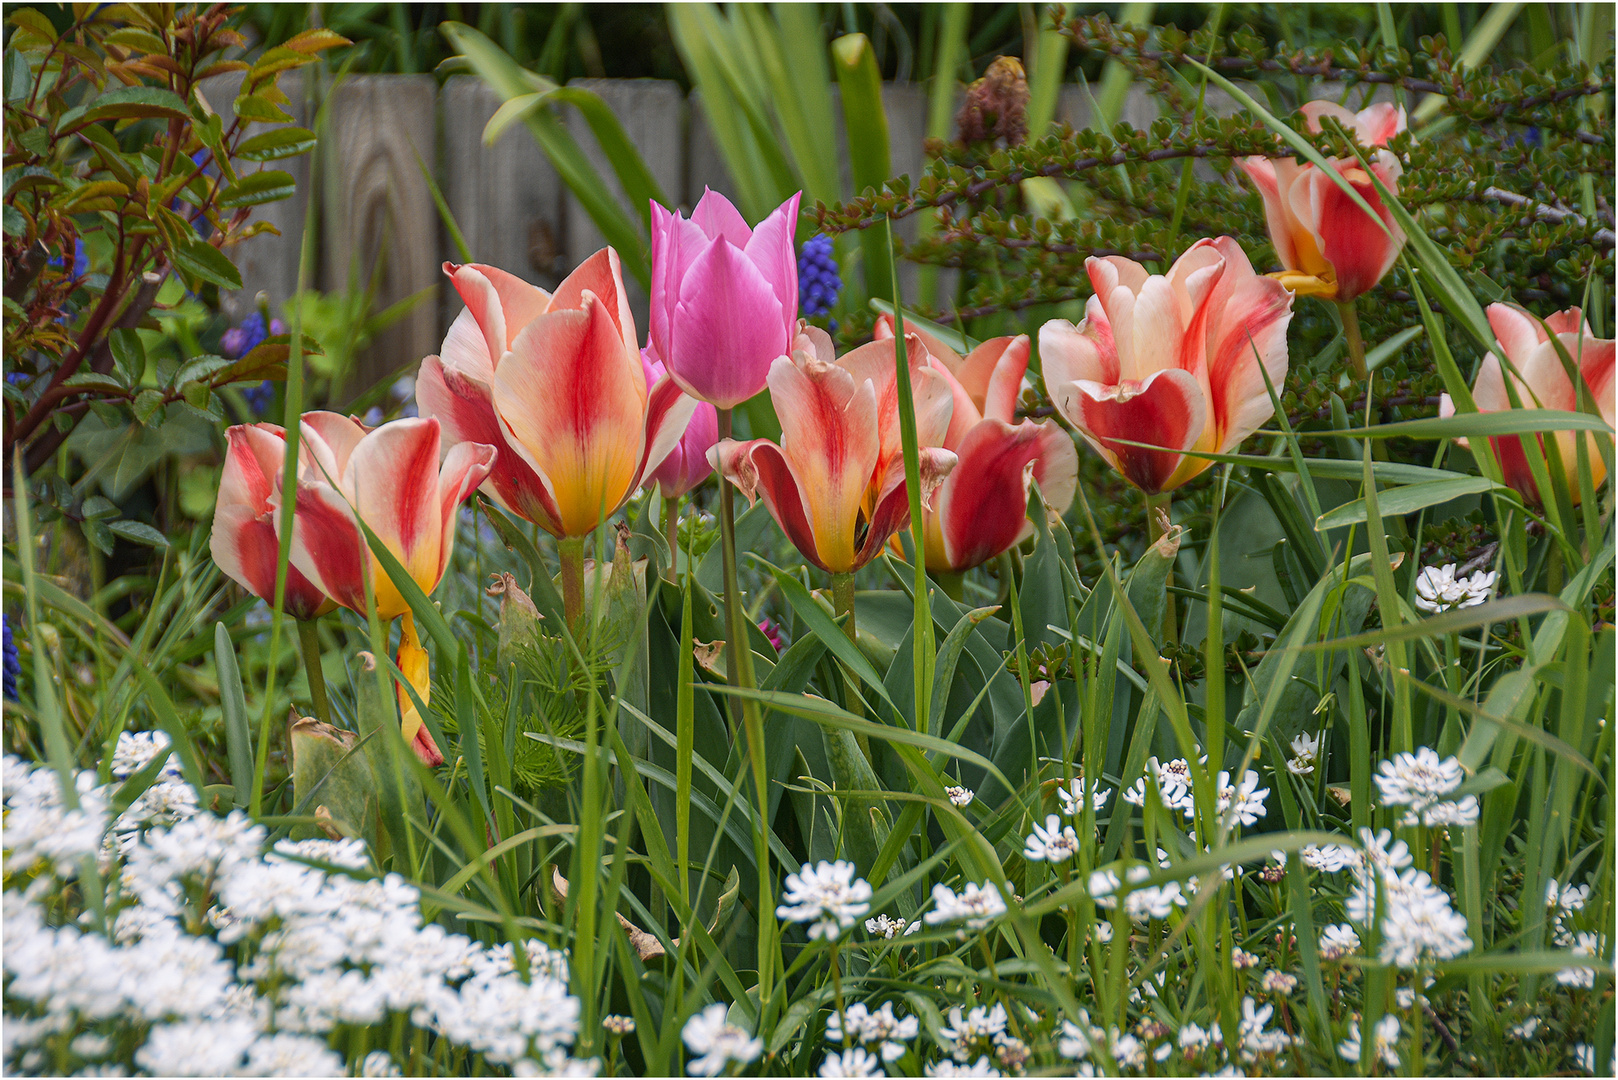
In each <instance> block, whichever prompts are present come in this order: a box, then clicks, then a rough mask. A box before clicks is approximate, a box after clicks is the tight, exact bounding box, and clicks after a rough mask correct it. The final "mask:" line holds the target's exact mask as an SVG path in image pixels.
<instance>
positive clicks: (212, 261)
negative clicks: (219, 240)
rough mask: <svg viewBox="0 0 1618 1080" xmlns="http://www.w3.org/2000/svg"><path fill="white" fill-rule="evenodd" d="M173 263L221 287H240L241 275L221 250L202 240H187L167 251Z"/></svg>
mask: <svg viewBox="0 0 1618 1080" xmlns="http://www.w3.org/2000/svg"><path fill="white" fill-rule="evenodd" d="M169 256H170V258H172V259H173V260H174V265H175V266H176V267H178V268H179V269H181V270H183V271H184V272H186V273H188V274H190V275H192V276H193V277H198V278H201V279H202V280H203V281H206V282H210V283H212V284H214V285H217V286H219V287H220V288H221V289H239V288H241V287H242V275H241V273H240V272H239V271H238V270H237V269H236V266H235V264H234V263H232V262H231V261H230V259H229V258H227V257H226V256H225V253H224V252H223V251H220V250H219V249H218V248H216V247H214V246H213V245H212V244H210V243H208V242H206V241H203V240H188V241H186V242H185V243H184V244H182V245H181V246H179V247H177V248H173V249H171V250H170V252H169Z"/></svg>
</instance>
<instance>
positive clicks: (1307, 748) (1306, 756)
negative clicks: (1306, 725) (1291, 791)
mask: <svg viewBox="0 0 1618 1080" xmlns="http://www.w3.org/2000/svg"><path fill="white" fill-rule="evenodd" d="M1319 761H1320V736H1319V735H1310V734H1309V733H1308V732H1307V731H1305V732H1302V733H1301V734H1299V735H1297V736H1296V737H1295V738H1293V740H1292V757H1290V758H1288V759H1287V772H1289V773H1291V774H1292V775H1293V776H1313V775H1314V774H1315V765H1316V764H1318V763H1319Z"/></svg>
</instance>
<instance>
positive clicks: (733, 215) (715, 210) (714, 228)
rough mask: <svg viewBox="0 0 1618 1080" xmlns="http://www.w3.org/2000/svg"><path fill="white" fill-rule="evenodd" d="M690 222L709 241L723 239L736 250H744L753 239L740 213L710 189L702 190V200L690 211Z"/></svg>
mask: <svg viewBox="0 0 1618 1080" xmlns="http://www.w3.org/2000/svg"><path fill="white" fill-rule="evenodd" d="M691 221H692V223H693V224H695V225H696V226H697V228H699V229H701V230H702V233H703V235H704V236H706V237H707V238H708V239H709V240H718V239H721V238H723V239H725V240H728V241H730V243H731V244H732V245H734V246H735V247H738V248H746V247H747V242H748V241H749V240H751V239H752V238H753V230H752V229H750V228H748V227H747V219H746V218H744V217H742V213H741V211H740V210H737V209H736V207H735V206H734V205H733V204H732V203H731V201H730V200H729V199H727V198H725V197H724V196H723V195H721V194H719V192H717V191H714V190H713V189H712V188H708V187H704V188H703V189H702V198H700V199H698V200H697V206H696V209H694V210H692V211H691Z"/></svg>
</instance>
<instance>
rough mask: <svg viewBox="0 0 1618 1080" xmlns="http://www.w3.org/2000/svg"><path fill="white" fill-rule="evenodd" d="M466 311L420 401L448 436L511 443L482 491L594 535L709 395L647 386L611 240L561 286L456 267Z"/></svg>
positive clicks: (562, 528) (543, 519) (538, 518)
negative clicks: (548, 287) (698, 397)
mask: <svg viewBox="0 0 1618 1080" xmlns="http://www.w3.org/2000/svg"><path fill="white" fill-rule="evenodd" d="M444 270H445V272H446V273H447V274H449V275H450V278H451V280H452V281H453V282H454V285H455V288H456V291H458V292H459V293H460V294H461V298H462V299H463V300H465V301H466V309H465V310H464V311H462V312H461V314H460V316H459V317H458V318H457V319H456V320H455V322H454V324H453V325H451V327H450V330H449V334H448V335H447V336H446V337H445V339H444V345H443V349H442V351H441V353H440V355H438V356H429V357H427V358H426V359H425V360H423V361H422V363H421V373H420V375H419V376H418V378H417V382H416V400H417V402H418V403H419V405H420V408H421V412H422V415H423V416H431V417H436V418H438V419H439V420H440V421H442V423H443V425H444V433H445V438H446V441H447V442H448V443H449V444H450V445H456V444H460V443H484V444H487V445H491V446H494V447H496V448H498V449H499V450H500V454H499V456H498V457H497V458H496V460H495V464H494V468H493V470H492V471H491V472H490V473H489V477H488V480H487V481H486V482H485V483H484V485H483V492H484V494H486V495H487V496H489V498H491V499H493V500H494V501H495V502H496V503H498V504H499V505H500V506H502V507H504V508H506V509H507V510H510V511H511V512H512V513H514V514H516V515H518V516H519V517H522V518H525V519H526V520H528V521H532V522H534V523H536V524H537V525H539V526H540V527H541V528H542V529H544V530H546V531H547V532H549V533H551V534H553V535H554V536H557V537H559V538H565V537H582V536H585V535H587V534H588V533H590V532H591V531H592V530H593V529H594V528H595V527H596V526H597V525H599V524H601V523H602V522H603V521H605V520H606V519H607V518H608V517H610V516H611V515H612V514H613V512H615V511H616V510H617V509H618V508H619V507H620V506H622V505H623V504H624V501H625V500H626V499H628V498H629V496H630V495H632V494H633V493H634V492H635V489H636V488H638V487H640V485H641V483H642V482H643V481H644V480H645V478H646V477H647V476H648V475H649V474H650V473H651V472H652V471H653V470H654V469H656V468H657V466H658V465H660V464H661V463H662V461H663V459H664V458H665V457H666V456H667V455H668V453H669V451H670V450H671V449H673V447H674V446H675V445H676V444H677V443H678V442H679V440H680V437H681V435H682V434H683V433H684V432H685V430H686V427H687V425H688V423H689V422H690V419H691V414H692V412H693V410H694V409H695V408H696V402H695V401H694V400H693V399H691V398H689V397H687V396H686V395H684V394H683V393H681V392H680V388H679V387H678V386H676V385H675V384H674V382H673V380H671V379H669V378H667V377H665V378H662V379H660V380H658V382H657V383H656V384H655V385H653V386H651V387H650V388H648V386H647V380H646V374H645V372H644V370H643V369H642V367H641V361H640V349H639V348H638V347H637V345H636V339H635V320H634V316H633V315H632V314H631V313H630V311H629V302H628V300H627V299H626V298H625V295H624V287H623V273H622V270H621V268H620V266H619V262H618V254H617V252H615V251H613V249H612V248H604V249H602V250H601V251H598V252H597V253H596V254H595V255H592V256H591V257H590V258H589V259H587V260H585V262H584V263H583V264H582V265H580V266H579V268H578V269H576V270H574V271H573V273H572V274H570V275H568V277H567V279H566V280H565V281H563V282H562V284H561V285H559V286H558V287H557V289H556V292H555V293H554V294H551V293H547V292H546V291H545V290H543V289H540V288H538V287H536V286H533V285H530V284H528V283H527V282H525V281H523V280H522V279H520V278H518V277H516V276H514V275H512V274H508V273H506V272H505V271H503V270H499V269H496V268H495V267H492V266H483V265H477V264H468V265H464V266H455V265H453V264H449V263H446V264H445V266H444Z"/></svg>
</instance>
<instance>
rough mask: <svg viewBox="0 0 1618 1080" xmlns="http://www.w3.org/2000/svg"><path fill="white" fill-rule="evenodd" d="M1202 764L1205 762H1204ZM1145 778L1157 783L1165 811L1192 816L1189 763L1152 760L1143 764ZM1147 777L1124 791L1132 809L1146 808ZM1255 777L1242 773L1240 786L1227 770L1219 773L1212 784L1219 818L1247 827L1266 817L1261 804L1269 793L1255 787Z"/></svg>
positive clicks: (1250, 770)
mask: <svg viewBox="0 0 1618 1080" xmlns="http://www.w3.org/2000/svg"><path fill="white" fill-rule="evenodd" d="M1204 760H1206V759H1204ZM1146 764H1147V768H1148V770H1149V772H1148V774H1147V776H1150V777H1152V778H1153V779H1155V780H1156V782H1157V794H1158V798H1159V799H1161V800H1162V801H1163V805H1164V807H1165V808H1167V809H1169V810H1179V811H1180V812H1182V813H1183V814H1185V816H1186V817H1192V816H1194V815H1195V814H1196V808H1197V800H1196V795H1195V793H1194V792H1193V791H1192V787H1191V763H1190V762H1189V761H1187V760H1186V759H1185V758H1175V759H1174V760H1173V761H1170V762H1168V763H1167V764H1162V763H1159V762H1158V760H1157V759H1156V758H1155V757H1154V758H1149V759H1148V760H1147V763H1146ZM1147 776H1142V777H1140V779H1138V780H1136V781H1135V783H1134V784H1133V785H1132V786H1131V787H1129V788H1128V789H1127V790H1126V791H1124V793H1123V795H1122V796H1121V797H1122V799H1123V800H1124V801H1125V802H1127V803H1131V804H1133V805H1135V806H1145V805H1146V781H1147ZM1258 785H1259V775H1258V773H1257V772H1255V771H1253V770H1252V769H1248V770H1247V771H1246V772H1244V773H1242V778H1241V780H1240V782H1237V781H1234V780H1232V779H1231V775H1230V773H1229V771H1228V770H1221V771H1220V773H1219V775H1218V777H1217V778H1216V779H1215V781H1214V798H1215V802H1214V809H1215V812H1217V813H1218V814H1219V815H1220V816H1221V817H1223V816H1224V815H1225V814H1226V813H1227V812H1228V813H1229V814H1230V815H1231V816H1232V819H1233V820H1234V821H1235V822H1237V823H1239V824H1242V825H1251V824H1253V823H1254V822H1255V821H1257V820H1258V819H1259V818H1261V817H1263V816H1264V815H1265V814H1266V813H1268V811H1267V809H1266V808H1265V801H1266V800H1267V799H1268V798H1269V795H1270V789H1269V788H1264V787H1259V786H1258Z"/></svg>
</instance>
